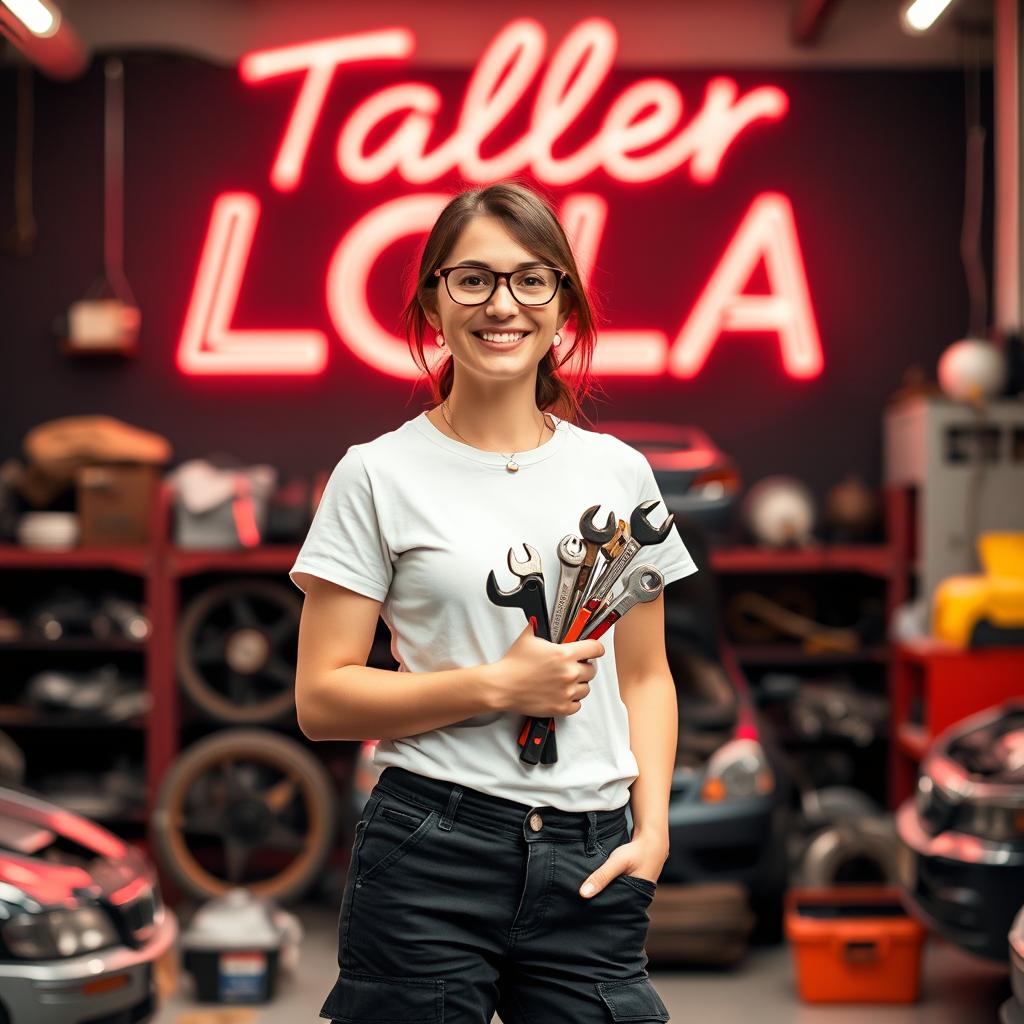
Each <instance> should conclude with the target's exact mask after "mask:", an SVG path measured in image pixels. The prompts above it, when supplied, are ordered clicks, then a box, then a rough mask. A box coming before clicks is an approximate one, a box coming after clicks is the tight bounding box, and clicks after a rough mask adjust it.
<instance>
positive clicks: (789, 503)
mask: <svg viewBox="0 0 1024 1024" xmlns="http://www.w3.org/2000/svg"><path fill="white" fill-rule="evenodd" d="M743 517H744V520H745V521H746V524H747V527H748V528H749V529H750V532H751V533H752V534H753V535H754V537H755V538H757V540H758V541H760V542H761V543H762V544H769V545H771V546H772V547H783V546H785V545H787V544H806V543H807V541H809V540H810V539H811V531H812V530H813V529H814V519H815V513H814V497H813V496H812V494H811V492H810V491H809V490H808V489H807V487H805V486H804V485H803V484H802V483H801V482H800V481H799V480H796V479H795V478H793V477H789V476H768V477H765V478H764V479H763V480H759V481H758V482H757V483H756V484H754V486H753V487H751V488H750V490H749V491H748V492H747V495H746V497H745V498H744V500H743Z"/></svg>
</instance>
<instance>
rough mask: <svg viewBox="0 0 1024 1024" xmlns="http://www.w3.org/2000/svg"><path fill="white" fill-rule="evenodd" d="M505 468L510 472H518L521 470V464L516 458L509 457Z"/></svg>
mask: <svg viewBox="0 0 1024 1024" xmlns="http://www.w3.org/2000/svg"><path fill="white" fill-rule="evenodd" d="M505 468H506V469H507V470H508V471H509V472H510V473H518V472H519V465H518V463H517V462H516V460H515V459H509V460H508V462H506V463H505Z"/></svg>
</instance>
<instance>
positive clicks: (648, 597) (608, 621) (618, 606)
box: [580, 563, 665, 640]
mask: <svg viewBox="0 0 1024 1024" xmlns="http://www.w3.org/2000/svg"><path fill="white" fill-rule="evenodd" d="M664 589H665V577H664V576H662V574H661V570H659V569H658V568H657V566H654V565H649V564H647V563H641V564H640V565H635V566H633V568H632V570H631V571H630V573H629V576H627V577H626V588H625V590H623V591H622V593H621V594H619V596H618V597H616V598H615V600H614V601H612V602H611V604H609V605H608V607H607V608H606V609H605V610H604V612H603V613H602V614H600V615H599V616H598V617H597V618H593V619H591V620H590V622H589V623H587V626H586V627H585V628H584V630H583V632H582V634H581V635H580V639H581V640H596V639H597V638H598V637H600V636H601V635H602V634H603V633H606V632H607V631H608V630H609V629H610V628H611V627H612V626H613V625H615V623H616V622H618V620H619V619H621V618H622V616H623V615H625V614H626V612H628V611H629V609H630V608H632V607H633V605H635V604H647V602H648V601H653V600H654V599H655V598H656V597H657V596H658V595H659V594H660V593H661V592H662V590H664Z"/></svg>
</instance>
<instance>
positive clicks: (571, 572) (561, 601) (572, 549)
mask: <svg viewBox="0 0 1024 1024" xmlns="http://www.w3.org/2000/svg"><path fill="white" fill-rule="evenodd" d="M586 553H587V549H586V545H585V544H584V542H583V541H582V539H581V538H579V537H577V536H576V534H575V533H567V534H566V535H565V536H564V537H563V538H562V539H561V540H560V541H559V542H558V561H559V563H560V565H561V569H560V571H559V574H558V591H557V593H556V594H555V608H554V611H553V612H552V613H551V639H552V640H556V641H557V638H558V637H560V636H561V635H562V623H563V622H564V621H565V617H566V615H565V613H566V612H567V611H568V610H569V602H570V600H571V599H572V595H573V588H574V587H575V586H576V577H577V576H579V574H580V566H581V565H582V564H583V558H584V556H585V555H586Z"/></svg>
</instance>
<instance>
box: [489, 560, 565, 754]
mask: <svg viewBox="0 0 1024 1024" xmlns="http://www.w3.org/2000/svg"><path fill="white" fill-rule="evenodd" d="M523 547H525V548H526V555H527V557H526V559H525V560H519V559H517V558H516V557H515V549H514V548H509V550H508V567H509V569H510V570H511V571H512V572H513V573H514V574H515V575H516V576H518V577H519V578H520V582H519V586H518V587H514V588H513V589H512V590H502V589H501V588H500V587H499V586H498V580H497V578H496V577H495V575H494V570H493V569H492V570H491V571H490V573H488V575H487V596H488V597H489V598H490V599H491V601H492V602H493V603H494V604H496V605H500V606H501V607H504V608H520V609H522V611H523V614H524V615H525V616H526V618H527V620H528V621H529V623H530V625H532V626H533V632H534V635H535V636H539V637H540V638H541V639H542V640H550V639H551V626H550V624H549V622H548V602H547V598H546V597H545V595H544V576H543V575H542V573H541V563H540V555H539V554H538V553H537V551H536V549H535V548H532V547H530V545H529V544H524V545H523ZM519 748H520V750H519V760H520V761H522V762H523V763H524V764H538V763H543V764H554V763H555V761H557V760H558V749H557V747H556V745H555V734H554V721H553V720H552V719H545V718H533V717H532V716H531V717H528V718H527V719H526V722H525V723H524V725H523V729H522V731H521V732H520V734H519Z"/></svg>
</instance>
